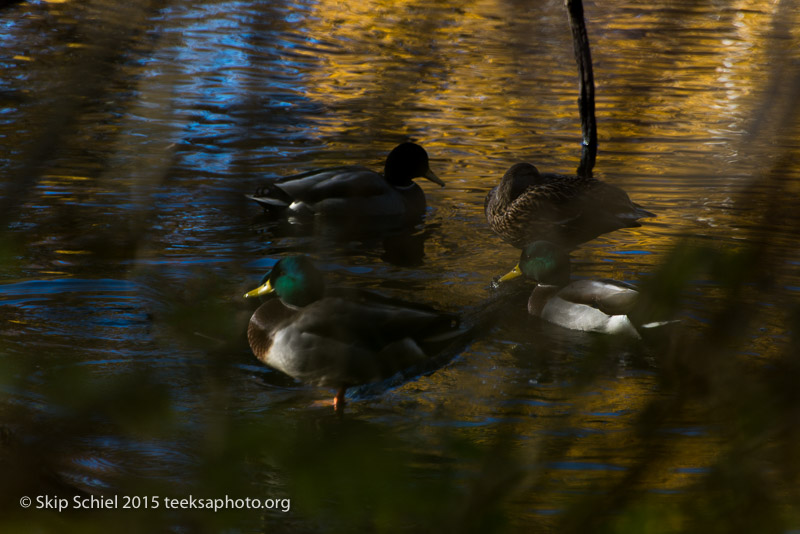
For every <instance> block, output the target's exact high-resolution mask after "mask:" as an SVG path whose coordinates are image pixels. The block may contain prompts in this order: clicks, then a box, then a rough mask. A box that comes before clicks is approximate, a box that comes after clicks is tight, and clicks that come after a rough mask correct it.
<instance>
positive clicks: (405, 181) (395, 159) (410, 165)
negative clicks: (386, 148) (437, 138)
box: [383, 143, 444, 187]
mask: <svg viewBox="0 0 800 534" xmlns="http://www.w3.org/2000/svg"><path fill="white" fill-rule="evenodd" d="M383 175H384V176H385V177H386V180H387V181H388V182H389V183H390V184H392V185H393V186H395V187H403V186H408V185H411V181H412V180H413V179H414V178H427V179H428V180H430V181H431V182H433V183H435V184H439V185H440V186H442V187H444V182H443V181H441V180H440V179H439V177H438V176H436V175H435V174H434V173H433V171H432V170H431V169H430V166H429V165H428V153H427V152H425V149H424V148H422V147H421V146H419V145H418V144H416V143H401V144H399V145H397V146H396V147H395V148H394V149H393V150H392V151H391V152H389V155H388V156H387V157H386V166H385V167H384V171H383Z"/></svg>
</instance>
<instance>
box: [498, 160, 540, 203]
mask: <svg viewBox="0 0 800 534" xmlns="http://www.w3.org/2000/svg"><path fill="white" fill-rule="evenodd" d="M541 182H542V175H541V174H539V169H537V168H536V167H535V166H533V165H531V164H530V163H515V164H514V165H512V166H511V168H509V169H508V170H507V171H506V173H505V174H504V175H503V178H502V179H501V180H500V185H499V186H498V193H499V194H500V196H501V198H505V199H509V200H512V199H515V198H517V197H518V196H520V195H521V194H522V193H523V192H524V191H525V190H526V189H527V188H528V187H530V186H532V185H537V184H540V183H541Z"/></svg>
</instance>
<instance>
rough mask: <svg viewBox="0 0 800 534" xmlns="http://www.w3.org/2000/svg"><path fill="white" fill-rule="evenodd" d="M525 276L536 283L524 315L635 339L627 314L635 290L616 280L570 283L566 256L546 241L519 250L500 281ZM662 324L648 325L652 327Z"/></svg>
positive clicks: (635, 297)
mask: <svg viewBox="0 0 800 534" xmlns="http://www.w3.org/2000/svg"><path fill="white" fill-rule="evenodd" d="M518 276H525V277H527V278H528V279H530V280H533V281H535V282H536V287H535V288H534V289H533V291H532V292H531V296H530V298H529V299H528V312H529V313H530V314H531V315H535V316H537V317H541V318H542V319H544V320H545V321H548V322H551V323H554V324H557V325H559V326H563V327H564V328H569V329H572V330H583V331H586V332H601V333H605V334H622V335H627V336H631V337H634V338H637V339H639V338H640V335H639V332H638V331H637V328H636V326H634V323H633V322H632V321H631V319H630V317H629V314H630V313H631V312H632V311H633V309H634V306H635V305H636V301H637V298H638V296H639V293H638V291H636V289H635V288H634V287H633V286H631V285H629V284H626V283H624V282H618V281H616V280H576V281H574V282H570V260H569V255H568V254H567V253H566V252H565V251H564V250H563V249H562V248H561V247H559V246H557V245H555V244H553V243H550V242H548V241H536V242H534V243H531V244H529V245H528V246H526V247H525V248H524V249H523V250H522V254H521V256H520V260H519V263H518V264H517V265H516V267H514V269H513V270H512V271H511V272H509V273H508V274H506V275H505V276H503V277H501V278H500V282H505V281H507V280H510V279H513V278H516V277H518ZM661 324H663V323H649V324H647V325H641V326H642V327H645V328H647V327H653V326H658V325H661Z"/></svg>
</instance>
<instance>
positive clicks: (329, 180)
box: [247, 143, 444, 220]
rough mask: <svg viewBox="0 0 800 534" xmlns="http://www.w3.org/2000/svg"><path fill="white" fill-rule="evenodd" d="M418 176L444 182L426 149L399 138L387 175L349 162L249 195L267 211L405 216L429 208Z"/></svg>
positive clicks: (332, 215) (355, 216)
mask: <svg viewBox="0 0 800 534" xmlns="http://www.w3.org/2000/svg"><path fill="white" fill-rule="evenodd" d="M414 178H427V179H428V180H430V181H432V182H434V183H436V184H439V185H440V186H443V187H444V182H442V181H441V180H440V179H439V178H438V177H437V176H436V175H435V174H434V173H433V171H431V169H430V167H429V165H428V153H427V152H425V149H424V148H422V147H421V146H419V145H417V144H415V143H401V144H399V145H397V147H395V148H394V149H393V150H392V151H391V152H390V153H389V155H388V156H387V158H386V165H385V167H384V172H383V174H380V173H377V172H375V171H372V170H370V169H367V168H366V167H361V166H358V165H348V166H343V167H333V168H329V169H318V170H313V171H309V172H305V173H302V174H296V175H293V176H286V177H283V178H279V179H277V180H275V181H274V182H272V183H270V184H268V185H266V186H264V187H261V188H259V189H258V190H257V191H256V193H255V194H254V195H248V196H247V197H248V198H250V199H252V200H255V201H256V202H258V203H259V204H260V205H261V206H262V207H263V208H264V209H265V210H267V211H268V212H285V213H287V214H289V215H294V216H299V217H303V216H312V215H319V216H323V217H330V218H343V219H350V220H352V219H358V218H376V217H377V218H382V217H391V218H403V219H405V220H416V219H419V217H421V216H422V215H423V214H424V212H425V193H424V192H423V191H422V188H420V186H419V185H417V184H416V183H414V181H413V179H414Z"/></svg>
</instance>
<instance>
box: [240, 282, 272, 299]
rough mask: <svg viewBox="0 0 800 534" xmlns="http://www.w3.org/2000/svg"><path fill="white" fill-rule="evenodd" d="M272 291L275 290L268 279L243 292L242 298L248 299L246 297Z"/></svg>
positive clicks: (258, 295) (266, 293)
mask: <svg viewBox="0 0 800 534" xmlns="http://www.w3.org/2000/svg"><path fill="white" fill-rule="evenodd" d="M273 291H275V288H274V287H272V284H271V283H270V281H269V280H267V281H266V283H264V284H263V285H260V286H258V287H257V288H255V289H254V290H252V291H248V292H247V293H245V294H244V298H246V299H248V298H251V297H260V296H261V295H269V294H270V293H272V292H273Z"/></svg>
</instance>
